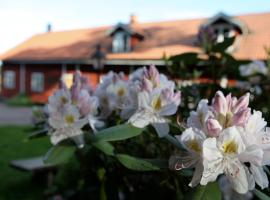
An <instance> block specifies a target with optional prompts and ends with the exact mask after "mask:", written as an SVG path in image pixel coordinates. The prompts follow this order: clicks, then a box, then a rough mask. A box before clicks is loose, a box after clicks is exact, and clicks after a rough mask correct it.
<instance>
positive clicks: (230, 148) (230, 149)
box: [222, 140, 238, 154]
mask: <svg viewBox="0 0 270 200" xmlns="http://www.w3.org/2000/svg"><path fill="white" fill-rule="evenodd" d="M222 147H223V152H224V153H228V154H231V153H237V148H238V145H237V144H236V143H235V141H233V140H230V141H226V142H224V143H223V146H222Z"/></svg>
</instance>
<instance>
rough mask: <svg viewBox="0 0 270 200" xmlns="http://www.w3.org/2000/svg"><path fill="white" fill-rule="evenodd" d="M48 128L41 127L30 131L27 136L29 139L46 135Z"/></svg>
mask: <svg viewBox="0 0 270 200" xmlns="http://www.w3.org/2000/svg"><path fill="white" fill-rule="evenodd" d="M47 133H48V129H43V130H38V131H36V132H33V133H31V134H30V135H29V136H28V138H29V139H34V138H39V137H43V136H47Z"/></svg>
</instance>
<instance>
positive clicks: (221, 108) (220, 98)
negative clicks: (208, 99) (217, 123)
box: [213, 91, 228, 116]
mask: <svg viewBox="0 0 270 200" xmlns="http://www.w3.org/2000/svg"><path fill="white" fill-rule="evenodd" d="M213 108H214V110H215V111H216V112H217V113H221V114H222V115H224V116H226V113H227V111H228V105H227V100H226V98H225V96H224V94H223V93H222V92H221V91H218V92H217V93H216V95H215V97H214V99H213Z"/></svg>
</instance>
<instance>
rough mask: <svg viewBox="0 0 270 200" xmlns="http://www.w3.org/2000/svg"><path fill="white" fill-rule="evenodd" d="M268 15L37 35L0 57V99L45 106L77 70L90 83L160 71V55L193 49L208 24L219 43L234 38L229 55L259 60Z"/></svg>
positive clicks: (267, 35) (269, 30)
mask: <svg viewBox="0 0 270 200" xmlns="http://www.w3.org/2000/svg"><path fill="white" fill-rule="evenodd" d="M269 21H270V13H262V14H251V15H242V16H236V17H229V16H227V15H225V14H222V13H220V14H218V15H216V16H214V17H212V18H210V19H192V20H176V21H164V22H154V23H139V22H137V20H136V17H135V16H132V17H131V20H130V23H129V24H121V23H119V24H117V25H116V26H107V27H98V28H91V29H83V30H72V31H63V32H52V31H49V32H46V33H43V34H38V35H35V36H33V37H32V38H30V39H28V40H27V41H25V42H23V43H22V44H20V45H18V46H17V47H15V48H13V49H11V50H9V51H8V52H6V53H5V54H3V55H1V56H0V60H2V62H3V66H2V79H1V80H2V84H1V85H2V88H1V96H2V97H11V96H15V95H18V94H22V93H24V94H26V95H28V96H29V97H30V98H31V99H32V100H33V101H34V102H41V103H42V102H46V101H47V98H48V96H49V95H50V94H51V93H52V91H53V90H54V89H55V88H56V87H57V84H58V80H59V79H60V78H61V77H62V78H63V79H64V80H65V81H66V82H71V79H72V77H71V73H72V72H73V71H74V70H75V69H80V70H81V71H82V72H83V74H84V75H85V76H87V77H88V78H89V80H90V82H91V83H92V84H93V85H95V84H96V83H98V82H99V79H100V76H101V75H102V74H103V73H106V72H108V71H110V70H114V71H124V72H125V73H127V74H128V73H129V72H131V71H132V70H134V69H135V68H137V67H140V66H144V65H149V64H155V65H157V66H158V67H159V68H161V69H162V67H165V62H164V60H163V58H164V56H167V57H168V56H171V55H176V54H180V53H185V52H188V51H196V52H198V51H199V47H198V46H196V38H197V34H198V31H199V29H200V27H207V26H211V27H212V28H213V29H214V31H215V33H216V34H217V36H218V37H217V38H218V40H219V41H222V40H223V39H224V37H231V36H235V35H237V39H236V41H235V44H234V45H233V51H232V54H233V55H234V56H235V57H236V58H237V59H243V60H247V59H259V60H265V59H266V53H265V50H264V46H266V45H269V44H270V25H269ZM97 46H99V47H101V50H102V52H105V53H106V60H105V61H104V68H103V69H102V70H100V69H96V68H95V62H96V60H95V59H93V55H94V54H95V52H96V49H97Z"/></svg>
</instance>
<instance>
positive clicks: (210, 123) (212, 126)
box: [206, 118, 222, 137]
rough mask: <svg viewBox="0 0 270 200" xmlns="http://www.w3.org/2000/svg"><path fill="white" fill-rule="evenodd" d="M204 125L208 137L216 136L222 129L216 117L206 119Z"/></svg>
mask: <svg viewBox="0 0 270 200" xmlns="http://www.w3.org/2000/svg"><path fill="white" fill-rule="evenodd" d="M206 127H207V131H208V136H210V137H217V136H218V135H219V133H220V132H221V130H222V126H221V125H220V124H219V122H218V121H217V120H216V119H212V118H210V119H208V120H207V121H206Z"/></svg>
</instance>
